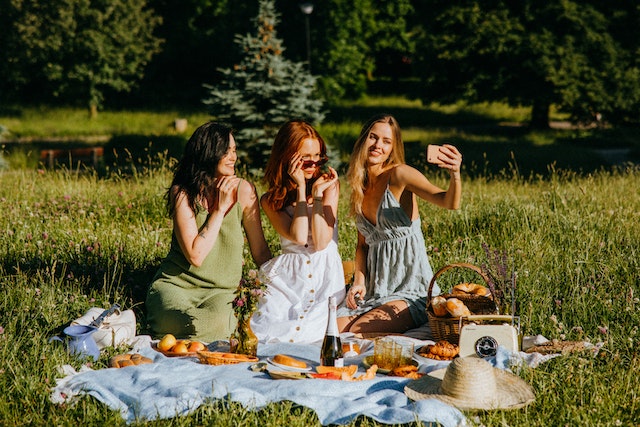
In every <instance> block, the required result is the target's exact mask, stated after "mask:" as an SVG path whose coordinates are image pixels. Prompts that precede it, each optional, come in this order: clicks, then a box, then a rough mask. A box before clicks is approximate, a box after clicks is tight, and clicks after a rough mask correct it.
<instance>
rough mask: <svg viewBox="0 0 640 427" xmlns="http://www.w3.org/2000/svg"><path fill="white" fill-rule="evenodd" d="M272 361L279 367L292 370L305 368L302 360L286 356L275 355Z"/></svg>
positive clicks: (305, 365)
mask: <svg viewBox="0 0 640 427" xmlns="http://www.w3.org/2000/svg"><path fill="white" fill-rule="evenodd" d="M273 361H274V362H276V363H279V364H280V365H285V366H291V367H293V368H300V369H305V368H306V367H307V364H306V363H304V362H303V361H302V360H298V359H296V358H294V357H291V356H287V355H286V354H276V355H275V356H273Z"/></svg>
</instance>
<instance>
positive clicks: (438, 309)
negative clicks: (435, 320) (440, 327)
mask: <svg viewBox="0 0 640 427" xmlns="http://www.w3.org/2000/svg"><path fill="white" fill-rule="evenodd" d="M431 307H432V308H433V314H435V315H436V316H438V317H444V316H446V315H447V299H446V298H445V297H441V296H439V295H438V296H436V297H433V298H431Z"/></svg>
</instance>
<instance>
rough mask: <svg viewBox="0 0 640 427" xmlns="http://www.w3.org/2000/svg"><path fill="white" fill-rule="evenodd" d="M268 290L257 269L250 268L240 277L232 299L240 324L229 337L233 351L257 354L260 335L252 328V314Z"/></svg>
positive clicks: (251, 354)
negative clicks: (257, 335)
mask: <svg viewBox="0 0 640 427" xmlns="http://www.w3.org/2000/svg"><path fill="white" fill-rule="evenodd" d="M266 290H267V284H266V283H265V282H264V281H262V280H261V279H260V277H259V275H258V271H257V270H248V271H247V272H246V273H244V274H243V277H242V278H241V279H240V283H239V284H238V288H237V289H236V291H235V292H234V295H235V297H234V298H233V301H231V305H232V306H233V314H234V315H235V316H236V319H237V321H238V324H237V326H236V330H235V331H234V332H233V334H231V337H230V338H229V344H230V350H231V352H232V353H238V354H246V355H249V356H256V355H257V353H258V337H256V335H255V334H254V333H253V331H252V330H251V316H252V315H253V312H254V311H255V310H256V308H257V307H258V300H259V299H260V297H262V296H263V295H264V294H265V293H266Z"/></svg>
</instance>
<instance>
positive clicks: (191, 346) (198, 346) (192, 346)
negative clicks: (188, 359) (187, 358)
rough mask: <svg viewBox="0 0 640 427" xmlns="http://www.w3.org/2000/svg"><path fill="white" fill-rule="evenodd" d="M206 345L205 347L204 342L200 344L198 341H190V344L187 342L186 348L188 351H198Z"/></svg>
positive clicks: (204, 348)
mask: <svg viewBox="0 0 640 427" xmlns="http://www.w3.org/2000/svg"><path fill="white" fill-rule="evenodd" d="M206 348H207V347H205V345H204V344H202V343H201V342H200V341H191V344H189V346H188V347H187V349H188V350H189V353H195V352H198V351H202V350H206Z"/></svg>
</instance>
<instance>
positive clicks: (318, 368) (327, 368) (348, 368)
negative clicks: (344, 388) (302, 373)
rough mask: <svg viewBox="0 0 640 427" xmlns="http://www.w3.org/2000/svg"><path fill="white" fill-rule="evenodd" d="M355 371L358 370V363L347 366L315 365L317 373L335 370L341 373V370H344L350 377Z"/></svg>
mask: <svg viewBox="0 0 640 427" xmlns="http://www.w3.org/2000/svg"><path fill="white" fill-rule="evenodd" d="M357 371H358V365H348V366H341V367H336V366H316V372H317V373H319V374H326V373H329V372H337V373H339V374H342V373H343V372H346V373H347V374H348V375H349V376H350V377H352V376H354V375H355V373H356V372H357Z"/></svg>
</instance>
